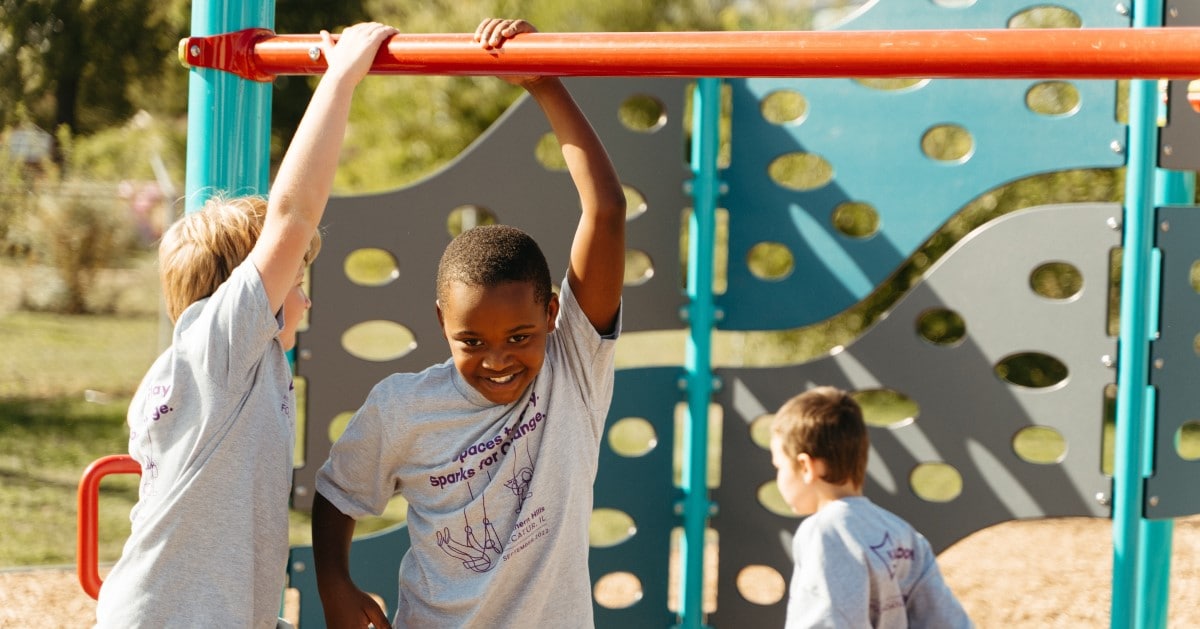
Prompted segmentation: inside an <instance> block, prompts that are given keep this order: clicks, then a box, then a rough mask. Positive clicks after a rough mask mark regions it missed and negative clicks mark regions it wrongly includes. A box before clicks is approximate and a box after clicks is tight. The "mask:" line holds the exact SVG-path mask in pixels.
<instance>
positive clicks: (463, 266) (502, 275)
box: [437, 225, 551, 304]
mask: <svg viewBox="0 0 1200 629" xmlns="http://www.w3.org/2000/svg"><path fill="white" fill-rule="evenodd" d="M455 282H458V283H461V284H466V285H467V286H488V287H490V286H499V285H500V284H504V283H507V282H528V283H530V284H532V285H533V287H534V299H535V300H536V301H537V303H539V304H548V303H550V294H551V289H550V267H549V266H548V265H547V264H546V256H545V255H543V254H542V250H541V248H540V247H538V245H537V242H535V241H534V240H533V238H532V237H530V236H529V234H526V233H525V232H523V231H521V230H520V229H517V228H516V227H511V226H508V225H480V226H479V227H472V228H471V229H468V230H467V231H465V232H463V233H461V234H459V235H458V236H457V237H455V238H454V240H452V241H450V244H449V245H447V246H446V250H445V251H444V252H443V253H442V260H441V262H440V263H438V272H437V297H438V299H439V300H445V298H446V295H447V292H448V291H449V287H450V284H452V283H455Z"/></svg>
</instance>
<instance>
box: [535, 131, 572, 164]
mask: <svg viewBox="0 0 1200 629" xmlns="http://www.w3.org/2000/svg"><path fill="white" fill-rule="evenodd" d="M533 158H534V159H535V160H537V163H539V164H541V165H542V168H545V169H546V170H549V171H551V172H564V171H566V170H567V158H565V157H563V154H562V145H561V144H559V143H558V136H556V135H554V134H553V133H546V134H544V135H542V137H541V138H539V139H538V142H537V144H536V145H534V147H533Z"/></svg>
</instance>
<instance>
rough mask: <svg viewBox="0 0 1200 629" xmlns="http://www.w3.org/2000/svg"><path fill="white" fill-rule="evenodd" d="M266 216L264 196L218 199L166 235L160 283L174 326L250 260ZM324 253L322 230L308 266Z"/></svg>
mask: <svg viewBox="0 0 1200 629" xmlns="http://www.w3.org/2000/svg"><path fill="white" fill-rule="evenodd" d="M266 215H267V200H266V199H264V198H263V197H254V196H247V197H236V198H232V199H225V198H222V197H213V198H211V199H209V200H208V201H207V202H206V203H205V204H204V206H203V207H201V208H200V209H199V210H197V211H195V212H191V213H188V214H186V215H184V216H183V217H182V218H180V219H179V220H177V221H175V223H174V224H172V225H171V227H170V228H169V229H168V230H167V231H166V233H165V234H163V237H162V242H161V243H159V246H158V264H159V279H160V280H161V282H162V290H163V297H164V298H165V300H166V307H167V316H168V317H170V319H171V322H172V323H174V322H175V321H177V320H178V319H179V315H181V314H183V311H184V310H186V309H187V307H188V306H190V305H192V304H194V303H196V302H197V301H199V300H201V299H204V298H206V297H210V296H211V295H212V294H213V293H214V292H216V290H217V287H218V286H220V285H221V284H223V283H224V282H225V280H227V279H229V276H230V275H231V274H232V273H233V270H234V269H236V268H237V267H238V265H240V264H241V263H242V262H244V261H245V260H246V257H247V256H249V255H250V250H251V249H253V248H254V243H256V242H258V237H259V234H261V233H262V227H263V221H264V219H265V218H266ZM320 251H321V234H320V232H319V231H318V232H317V233H315V234H314V235H313V239H312V242H311V243H310V244H309V247H308V252H307V253H306V254H305V255H304V264H305V265H308V264H309V263H311V262H312V261H313V259H314V258H316V257H317V254H318V253H319V252H320Z"/></svg>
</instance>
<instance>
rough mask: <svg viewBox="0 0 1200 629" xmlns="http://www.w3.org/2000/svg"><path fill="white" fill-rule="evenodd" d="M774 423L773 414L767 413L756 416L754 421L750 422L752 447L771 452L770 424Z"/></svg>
mask: <svg viewBox="0 0 1200 629" xmlns="http://www.w3.org/2000/svg"><path fill="white" fill-rule="evenodd" d="M774 421H775V414H774V413H768V414H766V415H760V416H758V417H757V418H756V419H755V420H754V421H752V422H750V440H751V441H753V442H754V445H756V446H758V447H760V448H762V449H763V450H767V451H768V452H769V451H770V450H771V424H772V423H773V422H774Z"/></svg>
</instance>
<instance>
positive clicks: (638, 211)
mask: <svg viewBox="0 0 1200 629" xmlns="http://www.w3.org/2000/svg"><path fill="white" fill-rule="evenodd" d="M621 189H622V190H624V191H625V220H626V221H632V220H633V219H635V218H637V217H639V216H641V215H643V214H645V213H646V210H647V209H648V206H647V205H646V197H644V196H642V193H641V192H638V189H637V188H634V187H633V186H629V185H625V184H621Z"/></svg>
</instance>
